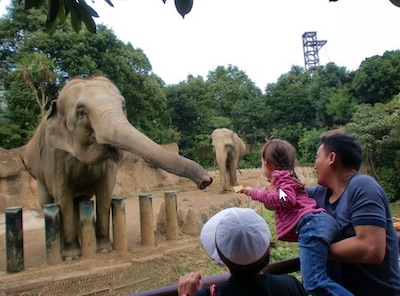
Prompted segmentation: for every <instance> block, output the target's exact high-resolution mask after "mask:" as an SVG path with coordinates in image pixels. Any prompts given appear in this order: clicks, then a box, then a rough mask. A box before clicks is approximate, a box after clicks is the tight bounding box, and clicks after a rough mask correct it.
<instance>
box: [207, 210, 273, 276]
mask: <svg viewBox="0 0 400 296" xmlns="http://www.w3.org/2000/svg"><path fill="white" fill-rule="evenodd" d="M200 239H201V242H202V244H203V247H204V248H205V250H206V251H207V253H208V254H209V255H210V256H211V257H212V258H213V259H214V260H215V261H217V262H218V263H220V264H226V265H228V267H230V266H229V265H232V264H230V263H233V265H235V267H239V268H240V267H243V268H245V267H246V266H250V265H253V264H256V263H257V262H258V261H260V260H262V259H263V258H265V257H266V255H267V254H268V249H269V246H270V242H271V231H270V230H269V227H268V224H267V222H266V221H265V220H264V219H263V218H262V217H261V216H260V215H258V214H257V213H256V212H255V211H254V210H253V209H251V208H228V209H224V210H222V211H220V212H218V213H217V214H215V215H214V216H212V217H211V218H210V219H209V220H208V221H207V222H206V223H205V224H204V226H203V228H202V230H201V233H200ZM220 255H221V256H220ZM221 257H222V259H221ZM226 259H227V260H226Z"/></svg>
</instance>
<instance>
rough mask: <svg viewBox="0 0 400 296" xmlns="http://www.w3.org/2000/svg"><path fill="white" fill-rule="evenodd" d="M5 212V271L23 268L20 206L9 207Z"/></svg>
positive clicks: (15, 270) (9, 271) (17, 270)
mask: <svg viewBox="0 0 400 296" xmlns="http://www.w3.org/2000/svg"><path fill="white" fill-rule="evenodd" d="M5 213H6V253H7V272H8V273H15V272H19V271H21V270H23V269H24V234H23V231H22V207H9V208H6V210H5Z"/></svg>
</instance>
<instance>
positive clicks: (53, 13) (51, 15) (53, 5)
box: [47, 0, 62, 23]
mask: <svg viewBox="0 0 400 296" xmlns="http://www.w3.org/2000/svg"><path fill="white" fill-rule="evenodd" d="M61 4H62V3H60V1H59V0H50V5H49V12H48V14H47V21H48V22H50V23H54V22H56V21H57V15H58V9H59V7H60V5H61ZM61 6H62V5H61Z"/></svg>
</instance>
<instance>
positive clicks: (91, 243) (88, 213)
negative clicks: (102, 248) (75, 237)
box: [79, 200, 97, 259]
mask: <svg viewBox="0 0 400 296" xmlns="http://www.w3.org/2000/svg"><path fill="white" fill-rule="evenodd" d="M79 219H80V223H81V231H82V245H81V250H82V257H84V258H88V259H91V258H94V257H95V256H96V248H97V245H96V231H95V228H94V204H93V201H92V200H88V201H82V202H80V203H79Z"/></svg>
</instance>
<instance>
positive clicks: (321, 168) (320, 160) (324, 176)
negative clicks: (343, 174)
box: [314, 144, 330, 186]
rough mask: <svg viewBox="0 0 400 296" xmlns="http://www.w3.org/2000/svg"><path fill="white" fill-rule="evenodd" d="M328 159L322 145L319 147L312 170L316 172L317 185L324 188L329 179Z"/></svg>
mask: <svg viewBox="0 0 400 296" xmlns="http://www.w3.org/2000/svg"><path fill="white" fill-rule="evenodd" d="M329 163H330V158H329V154H328V153H327V152H326V151H325V149H324V145H323V144H322V145H321V146H319V148H318V151H317V155H316V157H315V164H314V169H315V171H316V172H317V179H318V184H319V185H322V186H326V184H327V182H326V181H327V180H328V178H329V169H330V165H329Z"/></svg>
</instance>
